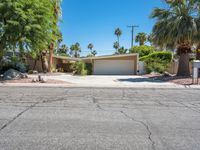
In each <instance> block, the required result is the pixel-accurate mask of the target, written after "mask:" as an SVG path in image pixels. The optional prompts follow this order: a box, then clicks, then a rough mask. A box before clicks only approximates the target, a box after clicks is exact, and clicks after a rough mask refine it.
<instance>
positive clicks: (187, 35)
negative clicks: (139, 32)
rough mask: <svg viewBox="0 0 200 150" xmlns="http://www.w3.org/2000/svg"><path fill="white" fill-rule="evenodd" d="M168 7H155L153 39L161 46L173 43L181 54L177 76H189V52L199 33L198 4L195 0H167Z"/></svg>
mask: <svg viewBox="0 0 200 150" xmlns="http://www.w3.org/2000/svg"><path fill="white" fill-rule="evenodd" d="M165 3H166V4H167V6H168V8H164V9H162V8H155V9H154V10H153V12H152V15H151V17H152V18H154V19H156V23H155V25H154V27H153V40H154V43H155V44H157V45H159V46H167V45H171V46H172V45H173V46H174V47H176V49H177V54H178V55H179V67H178V73H177V76H189V75H190V70H189V53H190V52H191V46H192V44H193V43H192V41H193V38H194V36H195V35H196V34H197V22H196V21H195V20H196V19H197V18H196V17H197V13H198V9H197V7H196V6H197V5H196V4H195V0H173V1H165Z"/></svg>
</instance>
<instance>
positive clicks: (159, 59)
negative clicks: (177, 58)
mask: <svg viewBox="0 0 200 150" xmlns="http://www.w3.org/2000/svg"><path fill="white" fill-rule="evenodd" d="M140 61H144V62H145V64H146V69H147V73H150V72H159V73H163V72H164V71H166V69H167V68H168V66H169V64H170V62H171V61H172V53H171V52H154V53H152V54H149V55H148V56H144V57H142V58H140Z"/></svg>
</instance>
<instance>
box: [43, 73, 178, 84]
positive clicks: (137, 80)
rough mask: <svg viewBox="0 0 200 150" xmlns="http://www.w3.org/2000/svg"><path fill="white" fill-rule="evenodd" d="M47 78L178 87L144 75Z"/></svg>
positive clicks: (46, 76)
mask: <svg viewBox="0 0 200 150" xmlns="http://www.w3.org/2000/svg"><path fill="white" fill-rule="evenodd" d="M44 76H45V78H46V79H54V80H60V81H66V82H69V83H72V84H73V85H75V86H78V87H140V86H141V87H149V86H150V87H152V86H155V87H157V86H161V87H162V86H163V87H176V86H178V85H176V84H173V83H169V82H162V81H155V80H153V79H149V78H147V77H142V76H109V75H106V76H103V75H101V76H95V75H92V76H72V75H70V74H57V75H56V74H55V75H44Z"/></svg>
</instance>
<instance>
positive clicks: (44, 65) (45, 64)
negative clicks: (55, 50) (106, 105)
mask: <svg viewBox="0 0 200 150" xmlns="http://www.w3.org/2000/svg"><path fill="white" fill-rule="evenodd" d="M41 63H42V71H43V72H44V73H47V72H48V68H49V67H48V66H49V65H48V61H47V57H46V53H45V52H42V54H41Z"/></svg>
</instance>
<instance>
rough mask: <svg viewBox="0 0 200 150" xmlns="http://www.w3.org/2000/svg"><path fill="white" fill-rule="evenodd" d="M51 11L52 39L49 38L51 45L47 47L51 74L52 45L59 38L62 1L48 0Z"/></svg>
mask: <svg viewBox="0 0 200 150" xmlns="http://www.w3.org/2000/svg"><path fill="white" fill-rule="evenodd" d="M50 2H51V5H52V7H51V8H52V9H51V11H52V12H53V15H52V23H51V24H52V28H51V32H52V37H51V43H50V46H49V71H50V72H51V70H52V64H53V52H54V45H55V44H56V43H57V41H58V39H59V38H60V31H59V26H58V22H59V19H60V16H61V2H62V0H50Z"/></svg>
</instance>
